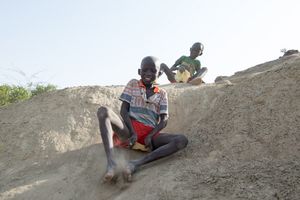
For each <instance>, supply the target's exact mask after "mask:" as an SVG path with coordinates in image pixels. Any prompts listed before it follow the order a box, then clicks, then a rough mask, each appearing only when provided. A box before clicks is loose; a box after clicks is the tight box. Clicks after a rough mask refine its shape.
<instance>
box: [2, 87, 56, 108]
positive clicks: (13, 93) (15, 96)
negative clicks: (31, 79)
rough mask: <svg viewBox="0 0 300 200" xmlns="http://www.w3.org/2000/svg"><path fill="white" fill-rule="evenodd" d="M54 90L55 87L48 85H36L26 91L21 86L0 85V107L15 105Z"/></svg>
mask: <svg viewBox="0 0 300 200" xmlns="http://www.w3.org/2000/svg"><path fill="white" fill-rule="evenodd" d="M53 90H56V86H54V85H51V84H48V85H46V86H44V85H37V86H36V87H35V88H32V89H27V88H25V87H22V86H15V85H13V86H10V85H0V106H4V105H8V104H11V103H16V102H19V101H23V100H26V99H29V98H31V97H32V96H36V95H39V94H41V93H44V92H49V91H53Z"/></svg>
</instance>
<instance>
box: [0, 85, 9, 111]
mask: <svg viewBox="0 0 300 200" xmlns="http://www.w3.org/2000/svg"><path fill="white" fill-rule="evenodd" d="M10 91H11V87H10V86H9V85H1V86H0V106H4V105H6V104H8V103H9V93H10Z"/></svg>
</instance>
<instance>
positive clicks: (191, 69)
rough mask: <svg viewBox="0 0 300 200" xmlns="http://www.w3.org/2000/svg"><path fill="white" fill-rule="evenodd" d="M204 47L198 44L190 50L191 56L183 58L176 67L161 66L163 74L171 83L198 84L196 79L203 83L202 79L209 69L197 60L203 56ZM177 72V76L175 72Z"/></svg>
mask: <svg viewBox="0 0 300 200" xmlns="http://www.w3.org/2000/svg"><path fill="white" fill-rule="evenodd" d="M203 49H204V46H203V45H202V44H201V43H200V42H196V43H194V44H193V45H192V47H191V48H190V55H189V56H181V57H180V58H179V59H178V60H176V62H175V63H174V65H173V66H172V67H171V68H169V67H168V66H167V65H166V64H164V63H162V64H161V72H164V73H165V74H166V76H167V78H168V80H169V81H170V82H171V83H180V82H182V83H196V82H198V81H196V79H199V81H200V83H201V82H202V80H201V78H202V77H203V76H204V75H205V74H206V72H207V68H206V67H202V68H201V63H200V61H199V60H197V59H196V58H197V57H198V56H201V55H202V54H203ZM175 70H177V73H176V74H175V73H174V72H173V71H175Z"/></svg>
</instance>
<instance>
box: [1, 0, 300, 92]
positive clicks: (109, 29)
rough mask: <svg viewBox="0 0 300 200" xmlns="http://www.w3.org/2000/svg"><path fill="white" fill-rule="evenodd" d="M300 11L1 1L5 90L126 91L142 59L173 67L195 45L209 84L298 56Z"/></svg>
mask: <svg viewBox="0 0 300 200" xmlns="http://www.w3.org/2000/svg"><path fill="white" fill-rule="evenodd" d="M299 10H300V1H298V0H285V1H282V0H263V1H262V0H226V1H224V0H206V1H205V0H185V1H182V0H107V1H104V0H26V1H24V0H0V84H14V85H26V84H28V83H34V84H38V83H41V84H54V85H56V86H58V88H65V87H72V86H93V85H100V86H109V85H126V83H127V82H128V81H129V80H130V79H132V78H139V76H138V74H137V69H138V68H139V67H140V62H141V60H142V58H143V57H145V56H149V55H151V56H156V57H157V58H158V59H159V60H160V62H163V63H166V64H167V65H168V66H172V65H173V64H174V62H175V61H176V60H177V59H178V58H179V57H180V56H182V55H187V56H188V55H189V49H190V47H191V46H192V44H193V43H194V42H201V43H202V44H203V45H204V53H203V55H202V56H200V57H198V58H197V59H199V60H200V62H201V65H202V66H203V67H207V68H208V73H207V74H206V76H205V77H204V81H205V82H207V83H210V82H214V79H215V78H216V77H217V76H220V75H222V76H230V75H233V74H234V73H235V72H237V71H241V70H245V69H247V68H249V67H253V66H255V65H258V64H261V63H264V62H267V61H270V60H274V59H277V58H278V57H279V56H281V55H282V52H281V49H284V48H285V49H298V50H300V26H299V19H300V12H299ZM158 82H159V83H160V84H166V83H168V81H167V79H166V77H164V76H163V77H162V78H160V79H159V81H158Z"/></svg>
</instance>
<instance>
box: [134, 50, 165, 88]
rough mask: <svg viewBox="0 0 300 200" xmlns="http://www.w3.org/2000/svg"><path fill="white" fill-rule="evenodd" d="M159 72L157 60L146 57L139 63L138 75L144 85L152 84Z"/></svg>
mask: <svg viewBox="0 0 300 200" xmlns="http://www.w3.org/2000/svg"><path fill="white" fill-rule="evenodd" d="M159 70H160V63H159V61H158V59H157V58H155V57H153V56H147V57H145V58H143V60H142V62H141V68H140V69H139V75H140V76H141V79H142V81H143V83H144V84H145V85H149V84H153V82H154V81H155V80H156V79H157V77H158V74H159Z"/></svg>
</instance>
